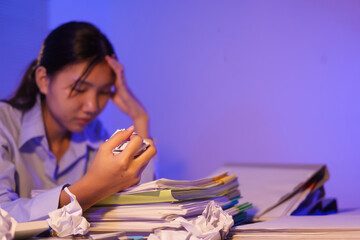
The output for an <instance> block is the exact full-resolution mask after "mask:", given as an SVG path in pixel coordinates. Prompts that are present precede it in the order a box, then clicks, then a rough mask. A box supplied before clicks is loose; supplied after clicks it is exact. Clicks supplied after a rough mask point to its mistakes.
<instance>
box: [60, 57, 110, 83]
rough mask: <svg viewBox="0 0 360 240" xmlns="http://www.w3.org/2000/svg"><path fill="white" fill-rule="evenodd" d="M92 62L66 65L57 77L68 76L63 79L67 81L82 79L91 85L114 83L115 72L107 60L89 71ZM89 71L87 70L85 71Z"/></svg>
mask: <svg viewBox="0 0 360 240" xmlns="http://www.w3.org/2000/svg"><path fill="white" fill-rule="evenodd" d="M89 64H90V62H89V61H86V62H80V63H74V64H70V65H67V66H65V67H64V68H63V69H62V70H60V71H59V72H58V74H56V75H57V76H55V78H57V77H59V78H63V77H64V78H66V79H62V80H65V81H66V82H75V81H77V80H79V78H82V79H81V82H83V83H88V84H91V85H99V84H100V85H104V84H112V83H113V82H114V74H113V71H112V69H111V68H110V66H109V65H108V64H107V62H106V61H101V62H99V63H96V64H95V65H94V66H93V67H91V68H90V69H89V70H88V71H87V68H88V67H89ZM85 71H87V72H85Z"/></svg>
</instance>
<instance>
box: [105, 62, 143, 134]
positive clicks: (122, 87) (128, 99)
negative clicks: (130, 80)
mask: <svg viewBox="0 0 360 240" xmlns="http://www.w3.org/2000/svg"><path fill="white" fill-rule="evenodd" d="M105 59H106V61H107V63H108V64H109V66H110V67H111V68H112V69H113V71H114V73H115V77H116V79H115V92H114V94H113V98H112V100H113V102H114V103H115V105H116V106H118V107H119V108H120V109H121V111H123V112H124V113H125V114H127V115H128V116H129V117H130V118H131V119H132V121H133V123H134V126H135V131H136V133H137V134H139V135H140V136H142V137H143V138H149V135H150V134H149V115H148V114H147V112H146V110H145V108H144V106H143V105H142V104H141V103H140V101H139V100H138V99H137V98H136V97H135V96H134V94H133V93H132V92H131V90H130V89H129V88H128V86H127V84H126V78H125V72H124V67H123V66H122V65H121V64H120V63H119V62H118V61H117V60H116V59H115V58H113V57H109V56H106V58H105Z"/></svg>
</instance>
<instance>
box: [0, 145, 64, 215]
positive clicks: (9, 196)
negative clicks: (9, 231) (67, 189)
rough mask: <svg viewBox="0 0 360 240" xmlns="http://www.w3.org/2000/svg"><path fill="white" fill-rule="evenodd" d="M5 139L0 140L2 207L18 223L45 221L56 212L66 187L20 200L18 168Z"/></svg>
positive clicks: (0, 202) (0, 191)
mask: <svg viewBox="0 0 360 240" xmlns="http://www.w3.org/2000/svg"><path fill="white" fill-rule="evenodd" d="M10 152H11V150H10V147H9V145H8V144H6V141H5V140H4V138H2V139H1V140H0V207H1V208H3V209H4V210H6V211H7V212H8V213H9V214H10V216H11V217H13V218H14V219H15V220H16V221H18V222H27V221H35V220H43V219H46V218H48V214H49V212H51V211H53V210H56V209H57V208H58V205H59V197H60V193H61V190H62V189H63V187H64V186H58V187H55V188H53V189H49V190H47V191H44V192H42V193H40V194H38V195H36V196H35V197H33V198H31V199H30V198H20V197H19V195H18V194H17V193H16V189H17V185H16V174H17V173H16V167H15V164H14V163H13V161H12V160H11V153H10Z"/></svg>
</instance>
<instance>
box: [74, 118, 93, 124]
mask: <svg viewBox="0 0 360 240" xmlns="http://www.w3.org/2000/svg"><path fill="white" fill-rule="evenodd" d="M77 121H78V123H80V124H81V125H87V124H88V123H89V122H90V121H91V119H90V118H78V119H77Z"/></svg>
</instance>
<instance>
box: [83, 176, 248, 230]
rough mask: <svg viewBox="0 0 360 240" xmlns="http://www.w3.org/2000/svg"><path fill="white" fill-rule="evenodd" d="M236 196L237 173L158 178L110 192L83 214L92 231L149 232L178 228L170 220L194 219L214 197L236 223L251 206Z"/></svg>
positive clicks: (178, 225) (241, 219)
mask: <svg viewBox="0 0 360 240" xmlns="http://www.w3.org/2000/svg"><path fill="white" fill-rule="evenodd" d="M239 198H240V192H239V190H238V181H237V177H236V176H235V175H228V174H227V173H222V174H220V175H218V176H216V177H211V178H204V179H200V180H195V181H175V180H169V179H159V180H156V181H153V182H149V183H145V184H141V185H139V186H135V187H132V188H130V189H128V190H126V191H123V192H120V193H118V194H115V195H113V196H110V197H108V198H107V199H104V200H103V201H101V202H99V203H98V204H97V205H95V206H94V207H92V208H90V209H88V210H87V211H86V212H85V213H84V216H85V217H86V218H87V219H88V221H89V222H90V224H91V229H90V231H93V232H95V231H107V232H108V231H126V232H130V233H152V232H154V231H155V229H165V228H171V229H179V228H181V225H180V224H179V223H173V222H172V221H173V220H174V219H176V218H177V217H184V218H186V219H188V220H191V219H194V218H196V217H197V216H198V215H200V214H201V213H202V212H203V211H204V209H205V208H206V206H207V205H208V203H209V202H210V201H214V202H215V203H216V204H217V205H219V206H221V207H222V208H223V209H224V210H225V211H226V212H227V213H229V214H230V215H232V216H233V218H234V222H235V223H236V224H239V223H241V222H243V221H244V220H245V218H246V212H245V210H246V209H248V208H250V207H251V204H249V203H242V204H239V202H238V199H239Z"/></svg>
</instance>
